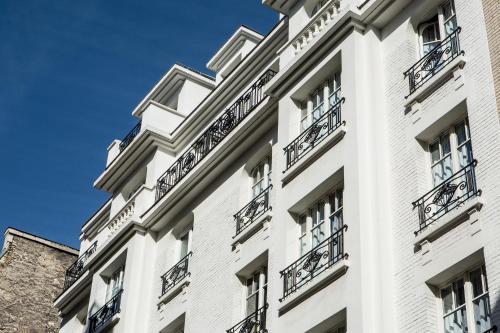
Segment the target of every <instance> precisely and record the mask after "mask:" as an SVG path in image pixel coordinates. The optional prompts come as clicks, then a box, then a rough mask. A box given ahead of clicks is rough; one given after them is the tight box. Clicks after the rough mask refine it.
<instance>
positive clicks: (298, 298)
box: [278, 259, 349, 316]
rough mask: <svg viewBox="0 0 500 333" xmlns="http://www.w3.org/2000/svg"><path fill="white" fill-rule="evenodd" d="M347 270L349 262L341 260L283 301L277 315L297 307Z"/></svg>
mask: <svg viewBox="0 0 500 333" xmlns="http://www.w3.org/2000/svg"><path fill="white" fill-rule="evenodd" d="M348 268H349V261H348V260H347V259H342V260H341V261H339V262H337V263H336V264H335V265H333V266H332V267H330V268H328V269H327V270H326V271H325V272H324V273H322V274H321V275H319V276H318V277H316V278H315V279H313V280H311V281H309V282H308V283H307V284H306V285H304V286H303V287H302V288H301V289H299V290H298V291H296V292H295V293H294V294H292V295H290V296H288V298H286V299H285V300H283V302H282V303H281V304H280V305H281V306H280V307H279V308H278V313H279V315H280V316H281V315H283V314H285V313H286V312H288V311H289V310H291V309H292V308H294V307H295V306H297V305H298V304H299V303H301V302H303V301H304V300H305V299H306V298H308V297H310V296H311V295H313V294H315V293H316V292H318V291H319V290H321V289H322V288H324V287H325V286H327V285H328V284H330V283H331V282H332V281H334V280H336V279H338V278H339V277H341V276H342V275H344V274H345V273H346V272H347V269H348Z"/></svg>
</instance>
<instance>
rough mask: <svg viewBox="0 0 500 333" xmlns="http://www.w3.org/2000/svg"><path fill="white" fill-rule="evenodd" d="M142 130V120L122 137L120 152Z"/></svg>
mask: <svg viewBox="0 0 500 333" xmlns="http://www.w3.org/2000/svg"><path fill="white" fill-rule="evenodd" d="M140 132H141V122H138V123H137V125H135V126H134V128H132V130H131V131H130V132H128V134H127V135H126V136H125V137H124V138H123V139H122V142H121V143H120V153H121V152H122V151H124V150H125V148H127V146H128V145H129V144H130V143H131V142H132V141H134V138H135V137H136V136H137V134H139V133H140Z"/></svg>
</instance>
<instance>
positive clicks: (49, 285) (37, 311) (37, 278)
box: [0, 235, 77, 333]
mask: <svg viewBox="0 0 500 333" xmlns="http://www.w3.org/2000/svg"><path fill="white" fill-rule="evenodd" d="M6 237H7V236H6ZM76 258H77V256H76V255H74V254H71V253H68V252H65V251H63V250H60V249H57V248H53V247H50V246H49V245H46V244H43V243H40V242H37V241H35V240H32V239H29V238H25V237H22V236H20V235H13V236H12V238H11V241H10V244H9V245H8V246H7V247H6V250H5V253H4V255H3V256H2V257H1V258H0V332H1V333H13V332H30V333H31V332H43V333H46V332H57V331H58V330H59V325H60V319H59V316H58V312H57V310H56V309H55V308H54V307H53V306H52V302H53V300H54V299H55V298H56V297H57V296H58V295H59V294H60V293H61V291H62V288H63V285H64V275H65V271H66V269H67V268H68V267H69V266H70V265H71V264H72V263H73V261H74V260H75V259H76Z"/></svg>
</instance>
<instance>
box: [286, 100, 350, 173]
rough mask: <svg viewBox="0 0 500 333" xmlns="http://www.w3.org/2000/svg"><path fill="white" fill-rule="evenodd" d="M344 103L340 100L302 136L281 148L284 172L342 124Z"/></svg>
mask: <svg viewBox="0 0 500 333" xmlns="http://www.w3.org/2000/svg"><path fill="white" fill-rule="evenodd" d="M344 101H345V99H344V98H342V99H340V100H339V101H338V102H337V103H336V104H335V105H333V106H332V107H330V109H329V110H328V111H327V112H326V113H325V114H323V115H322V116H321V117H320V118H319V119H318V120H316V121H315V122H314V123H313V124H312V125H311V126H309V127H308V128H306V129H305V130H304V131H303V132H302V134H300V135H299V136H298V137H297V138H296V139H295V140H293V141H292V142H291V143H290V144H289V145H288V146H286V147H285V148H283V150H284V151H285V155H286V169H285V171H284V172H286V171H287V170H289V169H290V168H291V167H292V166H294V165H295V164H296V163H297V162H298V161H299V160H301V159H302V158H303V157H304V156H306V155H307V154H308V153H309V152H311V150H313V149H314V148H315V147H316V146H318V145H319V144H320V143H321V142H323V141H324V140H325V139H326V138H327V137H328V136H329V135H330V134H332V133H333V132H334V131H335V130H336V129H337V128H339V127H340V125H341V124H342V115H341V105H342V103H344Z"/></svg>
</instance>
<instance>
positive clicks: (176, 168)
mask: <svg viewBox="0 0 500 333" xmlns="http://www.w3.org/2000/svg"><path fill="white" fill-rule="evenodd" d="M274 75H276V72H274V71H273V70H271V69H269V70H268V71H267V72H265V73H264V74H263V75H262V76H261V77H260V78H259V79H258V80H257V81H256V82H255V83H254V84H253V85H252V86H251V87H250V88H249V89H248V90H247V91H245V92H244V93H243V94H242V95H241V96H240V98H238V100H237V101H236V102H235V103H234V104H233V105H231V106H230V107H229V108H228V109H227V110H226V111H225V112H224V114H223V115H222V116H220V117H219V118H218V119H217V120H216V121H215V122H214V123H213V124H211V125H210V126H209V128H208V129H207V130H206V131H205V132H204V133H203V134H202V135H201V136H200V137H199V138H198V139H196V140H195V142H194V143H193V144H192V145H191V146H190V147H189V149H188V150H187V151H186V152H185V153H184V154H182V156H181V157H179V158H178V159H177V161H176V162H175V163H174V164H173V165H172V166H171V167H170V168H169V169H168V170H167V171H166V172H165V173H164V174H163V175H162V176H161V177H160V178H159V179H158V181H157V184H156V200H155V201H156V202H158V201H159V200H160V199H161V198H163V197H164V196H165V195H166V194H167V193H168V192H170V190H171V189H172V188H173V187H174V186H175V185H176V184H177V183H179V182H180V181H181V180H182V179H183V178H184V177H185V176H186V175H187V174H188V173H189V172H190V171H191V170H192V169H193V168H194V167H195V166H196V165H198V163H200V162H201V161H202V160H203V159H204V158H205V157H206V156H207V155H208V154H209V153H210V152H211V151H212V150H214V148H215V147H217V145H218V144H219V143H220V142H221V141H222V140H224V138H225V137H226V136H227V135H228V134H229V133H231V131H232V130H233V129H234V128H236V127H237V126H238V125H239V124H240V123H241V122H242V121H243V120H244V119H245V118H246V117H247V116H248V115H249V114H250V113H251V112H252V111H253V110H254V109H255V108H256V107H257V106H258V105H259V104H260V102H261V101H262V100H264V98H265V97H266V95H265V94H264V90H263V88H264V86H265V85H266V83H268V82H269V81H270V80H271V79H272V78H273V77H274Z"/></svg>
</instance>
